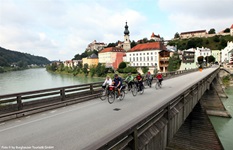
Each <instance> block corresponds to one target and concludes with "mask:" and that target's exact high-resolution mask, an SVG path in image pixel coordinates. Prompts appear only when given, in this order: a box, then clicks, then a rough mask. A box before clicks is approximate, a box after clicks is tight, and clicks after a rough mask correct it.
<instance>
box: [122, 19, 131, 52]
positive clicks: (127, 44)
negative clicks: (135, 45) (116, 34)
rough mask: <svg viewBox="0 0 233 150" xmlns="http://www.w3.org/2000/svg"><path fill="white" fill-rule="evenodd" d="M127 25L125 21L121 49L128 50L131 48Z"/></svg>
mask: <svg viewBox="0 0 233 150" xmlns="http://www.w3.org/2000/svg"><path fill="white" fill-rule="evenodd" d="M128 28H129V26H128V25H127V22H126V23H125V31H124V44H123V49H124V50H125V51H128V50H130V49H131V45H130V39H129V29H128Z"/></svg>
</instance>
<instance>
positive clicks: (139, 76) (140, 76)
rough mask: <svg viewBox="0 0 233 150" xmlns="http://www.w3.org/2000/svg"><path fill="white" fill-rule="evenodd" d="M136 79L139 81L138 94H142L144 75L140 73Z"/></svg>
mask: <svg viewBox="0 0 233 150" xmlns="http://www.w3.org/2000/svg"><path fill="white" fill-rule="evenodd" d="M136 79H137V81H138V92H139V91H141V93H142V86H143V85H142V81H143V78H142V75H141V74H140V73H138V75H137V76H136Z"/></svg>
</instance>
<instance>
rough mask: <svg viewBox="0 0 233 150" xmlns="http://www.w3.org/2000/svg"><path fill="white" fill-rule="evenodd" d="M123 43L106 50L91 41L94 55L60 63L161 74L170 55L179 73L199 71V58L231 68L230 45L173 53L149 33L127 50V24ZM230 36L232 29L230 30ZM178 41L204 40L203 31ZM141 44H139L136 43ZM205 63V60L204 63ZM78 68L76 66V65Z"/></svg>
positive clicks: (232, 46)
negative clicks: (145, 39)
mask: <svg viewBox="0 0 233 150" xmlns="http://www.w3.org/2000/svg"><path fill="white" fill-rule="evenodd" d="M124 28H125V30H124V41H118V45H117V46H115V47H106V45H107V44H104V43H98V42H96V40H94V41H93V42H92V43H90V44H89V45H88V48H87V51H93V50H98V55H96V54H92V55H91V56H88V57H86V58H83V59H82V60H68V61H64V66H67V67H75V66H78V65H79V64H80V63H82V66H83V65H84V64H88V67H89V68H90V67H91V66H94V67H95V66H97V65H98V63H101V64H104V66H105V67H106V68H112V69H114V70H117V69H118V66H119V64H120V63H121V62H123V61H124V62H126V63H127V65H128V66H130V67H135V68H137V70H138V71H141V69H142V68H143V67H147V68H149V70H150V71H151V72H153V71H154V70H155V69H156V70H158V71H161V72H167V71H168V65H169V59H170V57H172V55H173V54H174V53H178V54H179V58H180V60H181V66H180V70H187V69H193V68H197V67H199V64H198V61H197V58H198V57H199V56H203V58H206V57H207V56H211V55H212V56H214V57H215V61H216V62H218V63H222V62H224V63H232V64H233V42H228V43H227V47H225V48H224V49H222V50H211V49H209V48H205V47H196V48H191V49H187V50H177V47H176V46H169V45H165V44H164V42H163V40H162V38H161V37H160V35H159V34H158V35H155V34H154V32H152V35H151V37H150V41H148V42H145V43H142V44H139V43H137V45H136V46H134V47H133V48H131V41H130V34H129V33H130V32H129V26H128V25H127V22H126V24H125V26H124ZM230 31H231V32H230V34H233V25H232V26H231V29H230ZM180 36H181V38H191V37H206V36H208V35H207V32H206V30H198V31H191V32H183V33H181V35H180ZM140 43H141V42H140ZM204 62H205V60H204ZM79 66H80V65H79Z"/></svg>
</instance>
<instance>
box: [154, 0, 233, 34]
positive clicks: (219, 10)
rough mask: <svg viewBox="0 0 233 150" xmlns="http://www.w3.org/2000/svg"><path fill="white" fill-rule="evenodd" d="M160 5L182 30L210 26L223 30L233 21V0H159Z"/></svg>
mask: <svg viewBox="0 0 233 150" xmlns="http://www.w3.org/2000/svg"><path fill="white" fill-rule="evenodd" d="M158 5H159V7H160V9H161V10H163V11H164V12H166V13H168V14H169V19H170V21H171V22H172V23H173V26H174V27H175V29H176V30H177V31H180V32H184V31H190V30H191V31H192V30H200V29H206V30H207V31H208V30H209V29H210V28H215V29H216V31H222V30H224V29H225V28H229V27H230V26H231V24H232V23H233V22H232V18H233V9H232V0H221V1H219V0H205V1H201V0H159V1H158Z"/></svg>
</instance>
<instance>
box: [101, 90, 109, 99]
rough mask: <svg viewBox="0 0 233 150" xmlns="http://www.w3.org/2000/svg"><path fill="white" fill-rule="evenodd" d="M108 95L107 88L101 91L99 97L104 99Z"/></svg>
mask: <svg viewBox="0 0 233 150" xmlns="http://www.w3.org/2000/svg"><path fill="white" fill-rule="evenodd" d="M107 95H108V90H107V88H105V89H102V90H101V92H100V95H99V98H100V99H101V100H102V101H104V100H105V99H106V98H107Z"/></svg>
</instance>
